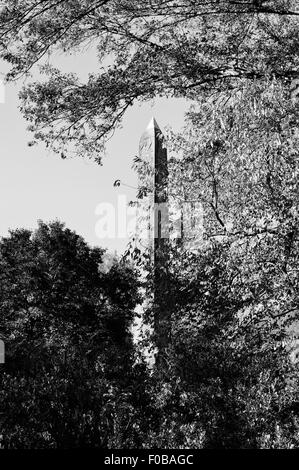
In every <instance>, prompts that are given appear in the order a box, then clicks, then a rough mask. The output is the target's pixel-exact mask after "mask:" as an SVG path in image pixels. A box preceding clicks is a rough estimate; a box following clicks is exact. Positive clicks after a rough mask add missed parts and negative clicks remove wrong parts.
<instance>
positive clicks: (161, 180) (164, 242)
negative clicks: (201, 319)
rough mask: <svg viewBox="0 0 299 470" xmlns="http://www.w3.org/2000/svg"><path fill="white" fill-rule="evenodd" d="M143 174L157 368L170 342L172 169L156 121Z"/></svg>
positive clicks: (143, 150)
mask: <svg viewBox="0 0 299 470" xmlns="http://www.w3.org/2000/svg"><path fill="white" fill-rule="evenodd" d="M139 158H140V161H141V167H142V171H141V172H140V173H139V183H140V186H142V187H143V188H146V191H147V200H148V201H149V206H150V212H151V215H150V223H149V227H148V229H149V231H148V233H149V245H150V247H151V249H152V269H153V294H154V295H153V298H154V301H153V309H154V339H155V344H156V347H157V349H158V353H157V365H159V364H161V363H162V362H163V357H164V355H165V351H166V349H167V346H168V344H169V341H170V331H171V325H170V320H171V309H170V301H169V297H170V296H169V276H168V258H169V250H168V243H169V217H168V191H167V187H168V169H167V149H166V143H165V138H164V136H163V133H162V131H161V129H160V127H159V126H158V124H157V122H156V120H155V119H154V118H152V119H151V121H150V123H149V125H148V127H147V129H146V130H145V132H144V133H143V135H142V136H141V139H140V144H139Z"/></svg>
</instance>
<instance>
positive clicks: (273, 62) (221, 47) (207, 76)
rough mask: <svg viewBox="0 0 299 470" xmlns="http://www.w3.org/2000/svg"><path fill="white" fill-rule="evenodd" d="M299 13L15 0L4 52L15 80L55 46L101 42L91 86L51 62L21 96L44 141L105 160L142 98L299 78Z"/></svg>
mask: <svg viewBox="0 0 299 470" xmlns="http://www.w3.org/2000/svg"><path fill="white" fill-rule="evenodd" d="M298 14H299V12H298V11H297V10H296V2H294V1H291V0H279V1H272V0H264V1H256V0H250V1H239V2H236V1H230V0H225V1H224V0H223V1H218V0H215V1H212V2H210V1H209V2H208V1H205V0H203V1H199V2H195V1H193V0H179V1H177V0H175V1H168V0H167V1H166V0H157V1H145V2H142V3H140V2H138V1H135V0H123V1H114V0H100V1H96V0H93V1H88V2H87V1H83V2H79V1H77V0H72V1H67V2H66V1H53V0H49V1H46V2H44V1H43V2H36V1H17V2H16V1H14V0H13V1H9V0H7V1H6V2H4V4H3V7H2V9H1V13H0V32H1V42H0V48H1V57H2V58H3V59H5V60H7V61H8V62H9V63H10V64H11V66H12V68H11V71H10V73H9V74H8V79H14V78H16V77H19V76H20V75H23V74H26V73H28V72H29V71H30V70H31V69H32V67H33V66H34V65H35V64H42V63H45V60H44V61H43V59H46V57H47V56H48V55H49V54H50V55H51V54H52V53H53V52H55V51H64V52H66V53H71V52H73V51H75V50H78V49H80V48H82V47H83V46H85V45H87V44H92V45H94V46H95V47H96V49H97V55H98V59H99V70H98V72H97V73H93V74H90V76H89V79H88V81H87V82H86V83H80V81H79V79H78V78H77V77H76V76H75V75H74V74H64V73H63V72H61V71H59V70H57V69H55V68H52V67H51V66H49V65H46V66H44V67H42V69H41V71H42V72H43V73H44V74H45V80H43V81H39V82H33V83H31V84H29V85H27V86H26V87H25V88H24V90H23V92H22V93H21V100H22V110H23V112H24V115H25V116H26V118H27V119H28V120H29V121H30V122H31V127H30V128H31V130H32V131H33V132H34V134H35V141H36V140H42V141H45V142H46V143H47V145H51V146H52V147H53V148H54V149H55V150H56V151H58V152H60V153H61V155H62V156H65V155H67V154H68V153H69V152H75V153H79V154H82V155H85V156H86V155H90V156H92V157H93V158H95V159H96V160H97V161H100V160H101V158H100V154H101V151H102V149H103V143H104V141H105V139H106V138H107V136H109V135H110V134H111V132H113V130H114V129H115V127H116V126H117V125H118V124H119V123H120V121H121V118H122V116H123V115H124V113H125V111H126V110H127V108H128V107H129V106H131V105H132V104H133V103H134V102H136V101H140V100H147V99H150V98H153V97H155V96H161V95H162V96H165V95H168V96H183V97H187V98H191V99H194V98H196V97H197V96H198V94H199V93H201V92H206V93H208V94H210V93H213V92H215V91H220V90H222V91H223V90H228V89H229V90H235V89H238V88H239V87H240V85H241V84H242V83H243V82H244V81H245V82H247V81H252V80H255V79H257V78H265V77H270V78H271V77H272V78H273V77H276V78H282V79H286V80H289V81H291V80H293V79H294V78H296V77H297V76H298V72H297V67H298V54H297V51H298V47H297V46H298ZM107 61H108V62H107ZM107 63H108V64H109V65H105V64H107Z"/></svg>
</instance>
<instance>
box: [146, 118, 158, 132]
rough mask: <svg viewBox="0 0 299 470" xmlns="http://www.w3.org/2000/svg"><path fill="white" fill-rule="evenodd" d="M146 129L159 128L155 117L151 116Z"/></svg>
mask: <svg viewBox="0 0 299 470" xmlns="http://www.w3.org/2000/svg"><path fill="white" fill-rule="evenodd" d="M147 129H159V130H160V127H159V125H158V123H157V121H156V119H155V118H154V116H153V117H152V118H151V120H150V122H149V123H148V126H147Z"/></svg>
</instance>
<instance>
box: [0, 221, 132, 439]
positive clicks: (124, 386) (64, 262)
mask: <svg viewBox="0 0 299 470" xmlns="http://www.w3.org/2000/svg"><path fill="white" fill-rule="evenodd" d="M103 257H104V251H103V250H102V249H99V248H90V247H89V246H88V245H87V244H86V243H85V241H84V240H83V239H82V238H81V237H80V236H78V235H77V234H75V233H74V232H72V231H71V230H69V229H66V228H64V226H63V225H62V224H60V223H58V222H54V223H51V224H48V225H47V224H44V223H40V224H39V227H38V229H37V230H36V231H35V232H31V231H29V230H21V229H19V230H15V231H12V232H11V233H10V235H9V236H8V237H7V238H3V239H2V240H1V242H0V264H1V279H0V284H1V289H0V330H1V334H2V335H3V337H4V338H5V345H6V363H5V364H4V365H2V369H3V370H2V371H1V393H0V404H1V421H2V423H1V428H2V429H1V434H2V446H3V447H5V448H47V447H49V448H51V447H54V448H55V447H85V446H94V447H109V446H113V445H115V446H117V445H118V442H119V439H121V445H125V442H128V445H133V444H132V443H131V444H129V442H131V441H132V440H134V430H133V429H131V428H129V429H127V428H126V427H127V424H128V421H130V420H132V415H133V413H136V411H135V410H134V408H133V407H134V403H136V400H138V393H139V392H138V390H139V388H140V387H138V385H137V379H136V377H137V376H138V372H137V371H138V367H137V369H136V367H134V366H133V365H134V361H135V351H134V348H133V344H132V336H131V332H130V326H131V321H132V318H133V315H134V313H133V310H134V307H135V305H136V302H137V301H138V298H139V296H138V293H137V289H138V283H137V280H136V277H135V275H134V272H133V271H132V269H131V268H130V267H129V266H126V265H124V264H123V263H121V262H118V261H115V262H114V263H113V265H112V267H111V268H110V270H109V271H108V272H106V271H107V270H105V272H103V270H102V269H101V265H102V263H103ZM134 377H135V379H134ZM136 406H137V405H136ZM136 419H137V418H136Z"/></svg>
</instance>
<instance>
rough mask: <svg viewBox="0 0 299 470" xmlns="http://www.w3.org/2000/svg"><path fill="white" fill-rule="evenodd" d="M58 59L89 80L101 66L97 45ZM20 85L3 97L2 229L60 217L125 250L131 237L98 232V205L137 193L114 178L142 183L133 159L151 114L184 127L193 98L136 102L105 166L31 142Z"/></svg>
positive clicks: (98, 241) (176, 127) (112, 143)
mask: <svg viewBox="0 0 299 470" xmlns="http://www.w3.org/2000/svg"><path fill="white" fill-rule="evenodd" d="M54 64H55V65H58V66H59V67H60V68H61V69H63V70H64V71H68V72H69V71H73V72H76V73H79V74H80V76H81V78H82V79H83V80H85V79H86V78H87V73H88V72H93V71H95V70H96V68H97V63H96V60H95V55H94V53H93V52H92V51H86V52H85V53H84V54H83V55H82V54H80V55H72V56H70V57H67V58H66V57H61V56H57V57H56V58H55V63H54ZM5 69H6V66H5V64H0V71H1V72H2V73H3V72H4V71H5ZM19 89H20V84H17V85H15V84H12V85H6V86H5V100H4V103H3V102H2V103H0V122H1V125H0V142H1V147H0V213H1V219H0V235H1V236H3V235H7V233H8V230H9V229H10V228H12V229H13V228H17V227H26V228H35V227H36V225H37V220H38V219H41V220H43V221H45V222H49V221H52V220H55V219H59V220H60V221H62V222H65V224H66V226H67V227H69V228H71V229H73V230H75V231H76V232H77V233H78V234H80V235H82V236H83V237H84V238H85V239H86V240H87V241H88V242H89V243H90V244H91V245H97V246H103V247H107V248H108V249H109V250H111V251H113V250H117V251H118V252H119V253H121V252H122V251H123V250H124V249H125V246H126V244H127V241H128V240H127V239H124V238H115V239H99V237H98V236H97V235H96V231H95V227H96V223H97V221H98V219H99V216H98V215H96V208H97V206H98V205H99V204H100V203H103V202H106V203H107V202H108V203H112V204H114V205H115V206H116V204H117V198H118V196H119V195H121V194H125V195H126V196H127V199H128V200H131V199H134V198H135V190H134V189H131V188H127V187H124V186H121V187H119V188H115V187H113V183H114V181H115V180H116V179H120V180H122V181H123V182H124V183H126V184H128V185H129V186H133V187H136V185H137V178H136V175H135V173H134V172H133V170H132V169H131V165H132V159H133V157H134V156H135V155H136V154H137V152H138V144H139V139H140V136H141V134H142V132H143V131H144V130H145V128H146V126H147V124H148V122H149V121H150V119H151V117H152V116H153V115H154V116H155V117H156V120H157V121H158V123H159V125H160V127H161V128H162V130H163V128H165V127H166V126H171V127H173V129H174V130H179V129H180V128H181V127H182V125H183V120H184V112H185V111H186V109H187V104H186V103H185V101H183V100H167V99H158V100H156V102H155V103H147V104H144V105H141V106H140V105H136V106H133V107H132V108H131V109H129V111H128V112H127V114H126V116H125V118H124V121H123V128H122V129H120V130H118V131H117V132H115V134H114V136H113V138H112V139H111V141H110V142H109V144H108V147H107V150H108V155H107V157H106V158H105V159H104V162H103V166H99V165H97V164H96V163H93V162H91V161H89V160H87V159H86V160H84V159H82V158H79V157H78V158H74V159H69V160H68V159H67V160H62V159H61V158H60V157H59V156H58V155H56V154H54V153H52V152H50V151H49V150H48V149H46V148H45V147H44V145H42V144H39V145H37V146H34V147H28V145H27V143H28V141H30V140H32V136H31V135H30V133H29V132H28V131H27V130H26V127H27V123H26V121H25V119H24V118H23V116H22V115H21V113H20V111H19V110H18V104H19V103H18V91H19Z"/></svg>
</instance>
